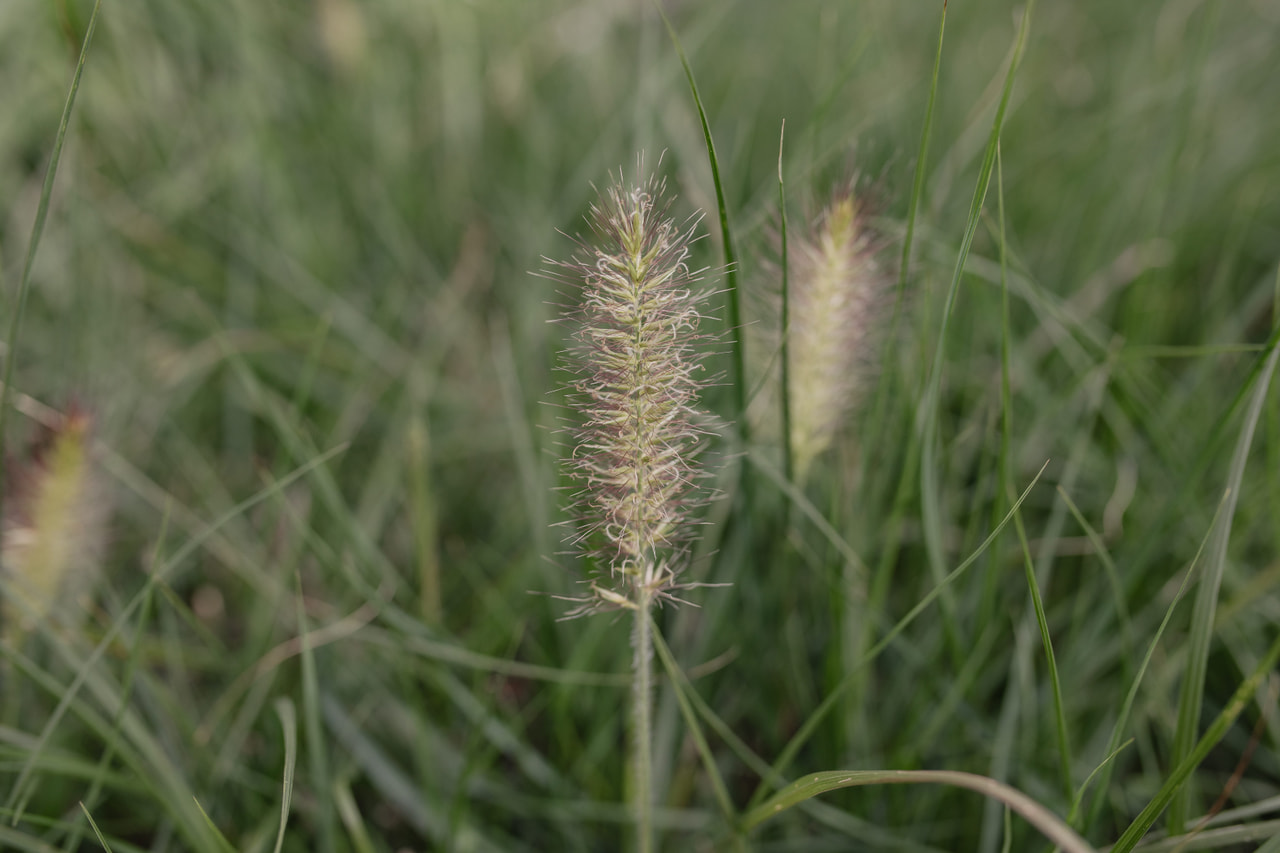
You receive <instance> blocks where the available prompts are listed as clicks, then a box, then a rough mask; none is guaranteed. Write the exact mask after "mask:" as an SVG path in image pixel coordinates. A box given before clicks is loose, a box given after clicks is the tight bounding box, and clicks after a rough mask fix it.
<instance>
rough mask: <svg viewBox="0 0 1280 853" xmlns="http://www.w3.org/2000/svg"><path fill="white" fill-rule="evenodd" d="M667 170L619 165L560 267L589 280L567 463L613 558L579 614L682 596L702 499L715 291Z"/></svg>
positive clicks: (575, 279)
mask: <svg viewBox="0 0 1280 853" xmlns="http://www.w3.org/2000/svg"><path fill="white" fill-rule="evenodd" d="M669 204H670V200H669V198H668V197H667V196H666V194H665V186H664V183H663V181H661V180H658V179H655V178H651V179H649V180H648V181H645V182H638V183H631V184H626V183H624V181H623V179H622V176H621V175H620V176H619V178H618V180H617V181H616V182H615V183H614V184H613V185H612V186H610V187H609V188H608V189H607V190H606V191H605V192H604V193H602V194H601V197H600V199H599V200H598V201H597V202H596V203H595V204H594V205H592V207H591V212H590V215H589V217H588V219H589V221H590V224H591V239H590V240H589V241H587V240H582V241H579V247H578V252H577V253H576V254H575V256H574V257H573V259H572V260H571V261H569V262H567V263H556V264H555V267H556V271H555V273H554V274H553V277H554V278H556V279H557V280H559V281H562V282H564V283H567V284H569V285H571V286H573V287H576V288H577V289H579V290H580V291H581V293H580V300H579V302H578V307H577V309H576V310H575V311H574V315H575V316H574V318H573V319H574V321H575V330H574V345H573V346H572V348H571V350H570V353H569V356H570V360H571V362H572V368H571V370H572V372H573V374H574V378H573V380H572V381H571V382H570V383H569V390H570V396H571V398H572V400H573V403H574V406H575V408H576V409H577V410H578V413H579V416H580V419H579V422H578V424H577V426H576V427H574V428H573V429H572V430H571V432H572V438H573V442H572V443H573V451H572V453H571V455H569V457H568V458H567V459H566V461H565V464H566V467H567V469H568V473H569V474H570V476H571V477H572V478H573V479H574V480H575V481H576V482H577V483H578V484H579V486H580V488H579V490H578V492H577V494H576V495H575V510H576V513H577V515H578V517H579V520H580V527H579V532H578V537H577V544H578V546H579V547H580V549H581V550H583V551H584V552H586V553H587V554H589V555H590V556H593V557H595V558H596V559H597V560H598V561H599V563H600V564H601V565H602V566H607V567H608V569H609V575H608V576H607V577H606V576H604V575H603V572H601V576H600V577H598V578H596V579H595V580H594V581H593V582H592V583H591V595H590V596H588V597H587V598H585V599H582V600H580V601H579V603H580V605H581V606H580V607H579V608H578V609H577V610H575V611H574V613H575V614H576V613H578V612H589V611H593V610H601V609H616V608H620V607H624V606H627V605H625V604H624V602H633V603H634V602H638V601H648V600H652V599H655V598H657V599H661V598H670V597H671V596H670V591H671V590H673V589H674V588H675V586H676V583H675V578H676V574H677V573H678V571H679V569H680V568H681V561H682V559H683V555H684V546H685V545H686V543H687V539H688V535H689V530H690V519H689V512H690V508H691V506H692V505H694V504H696V503H698V502H699V495H698V490H697V488H696V485H697V481H698V480H699V478H700V473H699V470H698V468H697V466H696V462H695V457H696V455H697V451H698V447H699V445H700V443H701V438H702V431H701V430H700V429H699V427H698V426H697V420H698V416H699V412H698V411H697V409H696V405H697V398H698V392H699V390H700V388H701V386H702V384H703V382H704V381H705V380H704V379H703V378H702V373H701V371H702V365H701V359H700V354H699V352H698V344H699V343H700V336H699V333H698V325H699V322H700V320H701V319H702V314H701V305H702V303H703V301H704V299H705V297H706V293H705V292H704V291H700V290H696V289H695V286H696V284H697V282H698V280H699V273H698V272H695V271H691V270H690V268H689V265H688V261H689V245H690V242H691V241H692V240H693V237H694V228H695V226H696V220H694V221H691V222H689V223H686V225H684V226H681V225H678V224H677V223H676V222H675V221H674V220H673V219H671V218H670V216H669V215H668V213H667V209H668V206H669Z"/></svg>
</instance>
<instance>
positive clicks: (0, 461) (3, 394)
mask: <svg viewBox="0 0 1280 853" xmlns="http://www.w3.org/2000/svg"><path fill="white" fill-rule="evenodd" d="M101 5H102V0H94V4H93V12H92V13H91V14H90V15H89V25H88V26H87V27H86V28H85V32H84V42H83V43H82V44H81V45H80V59H79V61H78V62H76V71H75V74H74V75H73V76H72V77H71V88H70V90H69V91H68V92H67V100H66V103H65V104H63V106H62V119H61V120H60V121H59V122H58V133H57V136H55V137H54V140H53V153H52V154H50V155H49V168H48V169H47V170H46V171H45V175H44V184H43V186H41V188H40V201H39V203H38V204H37V205H36V221H35V224H34V225H32V226H31V239H30V240H29V241H27V257H26V260H24V261H23V263H22V277H21V278H20V279H19V280H18V304H17V305H16V306H15V307H14V309H13V317H12V318H10V320H9V336H8V337H7V338H5V357H4V388H3V389H0V483H2V482H4V460H5V453H4V435H5V425H6V423H7V421H8V417H9V394H10V392H11V391H12V390H13V365H14V364H15V363H16V362H17V357H18V333H19V332H20V331H21V330H22V315H23V314H25V313H26V308H27V297H28V296H30V295H31V269H32V267H33V266H35V261H36V250H37V249H39V248H40V238H41V237H42V236H43V235H44V224H45V220H46V219H48V217H49V200H50V198H52V196H53V181H54V178H56V177H57V175H58V162H59V161H60V160H61V159H62V143H63V142H64V141H66V138H67V125H68V124H69V123H70V121H71V109H72V107H74V106H75V103H76V93H77V92H79V91H80V77H81V75H83V74H84V63H85V59H86V58H87V57H88V56H89V45H90V44H91V43H92V42H93V32H94V30H95V29H97V26H98V7H99V6H101ZM3 500H4V492H3V490H0V518H3V517H4V512H3Z"/></svg>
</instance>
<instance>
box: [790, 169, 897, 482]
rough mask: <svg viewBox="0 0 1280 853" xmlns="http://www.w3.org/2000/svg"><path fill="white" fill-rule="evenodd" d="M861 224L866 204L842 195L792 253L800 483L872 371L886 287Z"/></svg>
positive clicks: (794, 421) (794, 419)
mask: <svg viewBox="0 0 1280 853" xmlns="http://www.w3.org/2000/svg"><path fill="white" fill-rule="evenodd" d="M866 219H867V209H866V205H865V202H863V201H862V200H861V199H860V198H858V197H857V196H855V195H854V193H853V191H852V189H847V190H843V191H841V192H840V193H838V194H837V195H836V197H835V198H834V199H833V200H832V202H831V203H830V205H828V206H827V208H826V209H825V210H823V211H822V213H821V215H820V216H819V217H818V219H817V220H816V221H815V222H814V224H813V226H812V227H811V228H810V229H809V232H808V233H807V234H806V235H804V237H803V238H802V239H800V240H798V241H796V242H795V244H793V248H792V252H793V255H792V258H793V265H792V270H791V275H790V294H789V302H790V314H791V316H790V329H789V331H788V333H787V346H788V363H789V367H790V374H791V376H790V383H791V393H790V408H791V435H790V436H789V440H790V442H791V452H792V454H793V457H792V458H793V460H794V464H795V470H796V475H797V477H798V479H800V480H802V481H803V479H804V477H805V475H806V473H807V472H808V469H809V467H810V465H812V463H813V461H814V459H816V458H817V457H818V456H819V455H820V454H821V453H822V452H823V451H825V450H826V449H827V448H828V447H830V445H831V442H832V440H833V439H834V437H835V434H836V431H837V429H838V428H839V426H840V422H841V420H842V418H843V417H844V416H845V414H846V413H847V412H848V411H849V409H850V408H852V407H853V406H854V405H855V404H856V403H857V402H858V400H859V399H860V398H861V397H862V395H863V393H864V392H865V390H866V388H867V387H868V385H869V384H870V381H871V377H872V375H873V374H874V372H875V353H876V345H877V340H878V338H877V335H876V334H875V333H876V331H877V330H878V325H879V322H880V320H881V319H882V316H883V309H884V305H885V302H886V301H887V300H886V296H887V293H888V286H889V282H888V277H887V276H886V275H885V272H884V270H883V269H882V268H881V266H880V264H879V262H878V261H877V260H876V250H877V248H878V246H877V239H876V237H875V235H874V233H873V232H872V230H871V229H870V228H869V227H868V223H867V221H866Z"/></svg>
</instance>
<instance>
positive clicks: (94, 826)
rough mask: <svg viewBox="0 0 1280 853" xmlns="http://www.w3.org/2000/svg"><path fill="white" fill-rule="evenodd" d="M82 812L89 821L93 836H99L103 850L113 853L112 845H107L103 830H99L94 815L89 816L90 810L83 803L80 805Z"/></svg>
mask: <svg viewBox="0 0 1280 853" xmlns="http://www.w3.org/2000/svg"><path fill="white" fill-rule="evenodd" d="M80 811H82V812H84V819H85V820H87V821H89V827H90V828H91V829H92V830H93V834H94V835H95V836H97V838H98V843H99V844H101V845H102V849H103V850H105V851H107V853H111V845H110V844H108V843H107V839H106V838H104V837H103V836H102V830H100V829H98V824H97V823H96V822H95V821H94V819H93V815H91V814H89V809H88V807H87V806H85V804H84V803H83V802H82V803H80Z"/></svg>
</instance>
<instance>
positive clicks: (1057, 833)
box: [742, 770, 1096, 853]
mask: <svg viewBox="0 0 1280 853" xmlns="http://www.w3.org/2000/svg"><path fill="white" fill-rule="evenodd" d="M922 784H933V785H954V786H956V787H959V788H968V789H969V790H971V791H977V792H978V793H980V794H982V795H983V796H986V797H990V798H991V799H993V800H997V801H999V802H1001V803H1004V804H1005V805H1006V806H1008V807H1009V808H1010V809H1012V810H1013V811H1015V812H1017V813H1018V814H1020V815H1022V816H1023V817H1024V818H1026V819H1027V821H1028V822H1029V823H1030V824H1031V825H1032V826H1034V827H1035V828H1036V829H1038V830H1040V832H1041V833H1042V834H1043V835H1044V836H1045V837H1046V838H1048V839H1049V840H1050V841H1052V842H1053V843H1054V844H1056V845H1058V846H1059V847H1060V848H1062V849H1063V850H1065V851H1067V853H1096V851H1094V849H1093V848H1092V847H1090V846H1089V843H1088V842H1087V841H1085V840H1084V839H1083V838H1081V837H1080V836H1079V835H1077V834H1076V832H1075V830H1073V829H1072V828H1071V827H1069V826H1067V824H1066V823H1064V822H1063V820H1062V818H1060V817H1058V816H1057V815H1055V814H1054V813H1053V812H1051V811H1049V810H1048V809H1046V808H1045V807H1044V806H1042V805H1040V804H1039V803H1037V802H1036V801H1035V800H1033V799H1031V798H1030V797H1028V796H1027V795H1026V794H1024V793H1022V792H1021V791H1019V790H1018V789H1016V788H1012V787H1010V786H1008V785H1006V784H1004V783H1003V782H997V781H996V780H995V779H989V778H987V777H986V776H978V775H977V774H974V773H962V772H959V771H955V770H861V771H857V770H854V771H843V772H842V771H838V770H835V771H826V772H823V773H810V774H808V775H806V776H805V777H804V778H803V779H800V780H797V781H796V782H793V783H792V784H790V785H788V786H787V787H786V788H784V789H782V790H781V791H779V792H778V793H777V794H775V795H774V796H772V797H770V798H769V800H768V801H767V802H765V803H762V804H761V805H760V806H759V807H757V808H755V809H752V810H751V811H750V812H748V813H747V814H746V815H745V816H744V817H743V819H742V825H743V827H744V828H745V829H748V830H750V829H754V828H755V827H757V826H759V825H760V824H762V823H764V822H765V821H766V820H768V819H769V818H771V817H773V816H774V815H776V814H778V813H779V812H781V811H784V810H785V809H789V808H791V807H792V806H794V805H797V804H798V803H801V802H803V801H804V800H807V799H809V798H811V797H816V796H818V795H819V794H824V793H826V792H828V791H834V790H837V789H839V788H853V787H861V786H864V785H922Z"/></svg>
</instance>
